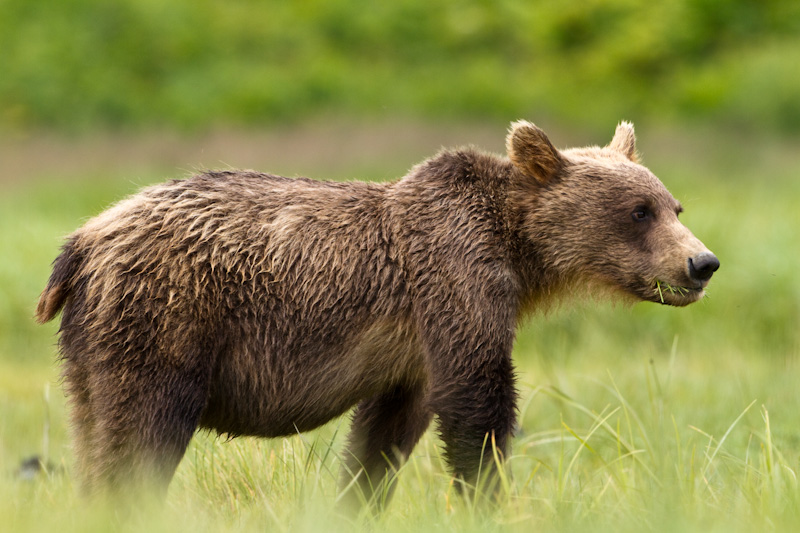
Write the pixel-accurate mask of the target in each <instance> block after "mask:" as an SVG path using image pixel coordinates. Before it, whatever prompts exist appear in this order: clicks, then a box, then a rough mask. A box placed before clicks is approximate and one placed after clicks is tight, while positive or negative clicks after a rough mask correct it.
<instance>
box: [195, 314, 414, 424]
mask: <svg viewBox="0 0 800 533" xmlns="http://www.w3.org/2000/svg"><path fill="white" fill-rule="evenodd" d="M223 357H224V356H223ZM423 368H424V364H423V361H422V357H421V350H420V349H419V345H418V342H417V338H416V335H415V334H414V332H413V331H412V329H411V328H410V327H408V325H407V324H404V323H400V322H398V321H381V322H376V323H374V324H372V325H370V326H369V327H367V328H365V329H364V330H363V331H362V332H361V334H360V335H358V336H357V337H356V338H354V339H353V341H352V342H350V343H348V345H346V346H337V347H327V349H325V350H324V351H318V352H316V353H296V352H293V351H292V350H291V349H288V348H287V349H286V350H284V351H283V353H276V354H267V353H261V354H259V353H248V352H246V351H245V352H244V353H242V352H239V353H235V354H229V355H228V357H224V358H223V360H221V361H220V363H219V370H218V372H217V374H216V376H215V377H214V379H213V382H212V384H211V390H210V394H209V399H208V403H207V405H206V409H205V411H204V414H203V417H202V419H201V423H200V424H201V426H203V427H206V428H209V429H214V430H216V431H218V432H219V433H227V434H231V435H253V436H261V437H279V436H285V435H291V434H295V433H297V432H298V431H308V430H311V429H314V428H316V427H319V426H321V425H322V424H325V423H326V422H328V421H330V420H331V419H333V418H336V417H338V416H340V415H342V414H343V413H345V412H346V411H347V410H348V409H350V408H351V407H353V406H354V405H355V404H357V403H358V402H359V401H361V400H363V399H366V398H370V397H372V396H375V395H377V394H380V393H381V392H384V391H388V390H389V389H391V388H392V387H393V386H395V385H397V384H398V383H403V382H418V381H420V380H422V379H424V375H425V373H424V370H423Z"/></svg>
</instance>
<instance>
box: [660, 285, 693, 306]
mask: <svg viewBox="0 0 800 533" xmlns="http://www.w3.org/2000/svg"><path fill="white" fill-rule="evenodd" d="M662 286H663V290H662ZM663 291H669V293H670V294H678V295H680V296H686V295H687V294H689V289H687V288H686V287H680V286H675V285H670V284H669V283H667V282H666V281H661V280H660V279H657V280H656V287H655V289H653V292H656V293H658V297H659V298H660V299H661V303H662V304H663V303H664V292H663Z"/></svg>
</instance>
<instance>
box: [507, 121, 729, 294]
mask: <svg viewBox="0 0 800 533" xmlns="http://www.w3.org/2000/svg"><path fill="white" fill-rule="evenodd" d="M507 149H508V155H509V158H510V159H511V161H512V163H513V164H514V166H515V167H516V168H517V170H518V171H519V172H521V173H522V175H523V177H522V178H521V179H520V183H523V184H524V185H523V186H522V187H520V189H519V191H518V196H517V197H516V200H515V203H516V206H517V210H518V213H519V215H518V216H519V217H520V219H521V220H520V223H521V226H522V227H523V228H524V231H525V233H526V236H527V237H528V238H529V239H530V240H531V241H532V243H533V244H534V245H535V248H536V249H537V250H539V251H540V254H541V257H542V258H543V260H546V261H547V262H548V263H549V264H550V266H551V268H552V269H553V270H554V271H556V272H558V273H559V275H560V276H561V277H562V278H563V279H562V282H563V283H564V284H565V285H569V286H571V287H574V288H579V287H581V286H583V287H588V288H589V289H590V290H596V289H597V288H602V289H611V290H613V291H616V292H621V293H623V294H624V295H627V296H629V297H633V298H634V299H638V300H646V301H651V302H657V303H662V304H668V305H674V306H684V305H688V304H690V303H692V302H695V301H697V300H699V299H701V298H702V297H703V295H704V289H705V287H706V285H707V284H708V280H709V279H710V278H711V275H712V274H713V273H714V271H716V270H717V268H718V267H719V261H718V260H717V258H716V257H715V256H714V255H713V254H712V253H711V252H709V250H708V249H707V248H706V247H705V246H704V245H703V243H702V242H700V241H699V240H698V239H697V238H696V237H695V236H694V235H693V234H692V233H691V232H690V231H689V229H687V228H686V226H684V225H683V224H682V223H681V222H680V220H679V219H678V215H679V214H680V213H681V211H682V210H683V208H682V207H681V204H680V203H679V202H678V201H677V200H676V199H675V198H673V196H672V195H671V194H670V193H669V191H667V189H666V188H665V187H664V185H663V184H662V183H661V181H659V179H658V178H657V177H656V176H655V175H653V173H652V172H650V170H648V169H647V168H645V167H644V166H642V165H640V164H639V163H638V158H637V155H636V148H635V137H634V131H633V126H632V125H631V124H629V123H626V122H623V123H621V124H620V125H619V126H618V127H617V130H616V133H615V135H614V138H613V140H612V141H611V143H610V144H609V145H608V146H605V147H602V148H600V147H589V148H575V149H568V150H563V151H560V150H557V149H556V148H554V147H553V145H552V144H551V143H550V141H549V139H548V138H547V136H546V135H545V134H544V132H542V130H540V129H539V128H537V127H536V126H534V125H533V124H530V123H528V122H524V121H520V122H515V123H514V124H513V125H512V128H511V132H510V133H509V135H508V138H507ZM526 178H527V179H526Z"/></svg>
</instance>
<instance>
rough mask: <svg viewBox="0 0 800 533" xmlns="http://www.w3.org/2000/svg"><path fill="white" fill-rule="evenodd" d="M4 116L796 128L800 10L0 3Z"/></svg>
mask: <svg viewBox="0 0 800 533" xmlns="http://www.w3.org/2000/svg"><path fill="white" fill-rule="evenodd" d="M0 10H1V14H2V16H0V50H1V51H2V53H1V54H0V72H1V73H2V75H0V124H1V125H2V130H3V131H5V132H7V133H12V134H13V133H19V132H26V131H31V130H39V129H50V128H55V129H58V130H59V131H64V132H75V131H81V132H84V131H92V130H94V129H96V128H103V129H131V128H135V129H140V130H141V129H149V128H152V127H159V128H178V129H180V130H182V131H186V132H192V133H194V132H196V131H198V129H204V128H210V127H215V126H220V125H236V126H242V125H245V126H257V127H261V126H265V125H268V126H271V125H275V124H281V123H285V122H287V121H298V120H303V119H305V118H308V117H311V116H314V115H315V114H319V113H334V114H337V115H346V116H359V117H366V118H371V117H374V116H376V115H377V116H382V115H390V116H397V115H402V116H413V117H417V118H420V119H424V120H430V119H448V118H460V117H465V116H468V117H471V118H475V117H481V118H486V117H490V118H495V119H502V120H504V121H505V120H507V119H508V118H509V117H517V116H523V115H524V116H531V117H541V116H543V115H544V116H549V117H553V118H558V119H559V120H560V121H561V120H565V121H569V122H570V123H571V124H573V125H576V126H580V127H582V128H585V127H587V125H598V124H603V125H604V126H605V125H606V123H607V122H609V121H615V120H617V119H618V118H619V117H620V116H626V117H628V118H632V119H636V120H640V119H642V118H644V117H648V118H653V119H657V120H664V119H670V120H673V119H681V120H683V119H692V120H713V121H717V122H721V123H725V124H728V125H731V126H738V127H748V128H749V127H758V128H766V129H777V130H780V131H786V132H795V133H796V132H798V131H800V125H799V124H800V102H798V98H797V95H798V93H800V75H798V74H799V73H798V69H800V67H798V66H797V65H800V4H798V3H797V2H795V1H793V0H766V1H756V0H731V1H725V2H721V1H718V0H672V1H670V2H640V1H636V0H588V1H579V0H566V1H562V2H545V1H534V2H519V1H514V0H492V1H489V0H486V1H467V2H459V1H456V2H450V1H443V0H432V1H428V2H422V1H418V0H395V1H393V2H378V3H370V2H358V1H352V2H349V1H343V0H299V1H294V2H277V1H269V2H259V1H248V0H230V1H227V2H213V1H208V0H169V1H156V0H115V1H113V2H108V1H103V0H62V1H60V2H31V1H29V0H3V1H2V2H0Z"/></svg>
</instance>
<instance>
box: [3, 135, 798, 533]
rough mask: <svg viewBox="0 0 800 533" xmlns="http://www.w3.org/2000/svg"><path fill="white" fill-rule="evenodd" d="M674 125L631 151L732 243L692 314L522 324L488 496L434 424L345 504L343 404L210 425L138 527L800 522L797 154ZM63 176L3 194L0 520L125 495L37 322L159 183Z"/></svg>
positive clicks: (779, 526)
mask: <svg viewBox="0 0 800 533" xmlns="http://www.w3.org/2000/svg"><path fill="white" fill-rule="evenodd" d="M663 140H664V139H658V140H656V139H653V140H649V139H645V140H643V141H642V142H641V143H640V149H641V150H642V151H643V152H644V154H645V156H646V157H647V163H648V165H649V166H650V167H651V168H652V169H653V170H654V171H655V172H656V173H657V174H658V175H659V176H660V177H661V178H662V180H663V181H664V182H665V183H666V184H667V186H668V187H669V188H670V189H671V190H672V192H673V193H674V194H675V195H676V197H678V198H679V199H680V200H681V201H682V203H683V205H684V207H685V208H686V212H685V213H684V214H682V215H681V217H682V220H684V222H685V223H686V224H687V225H688V226H689V227H690V228H691V229H692V230H693V231H694V233H695V234H696V235H697V236H698V237H699V238H700V239H701V240H703V241H704V242H705V244H706V245H708V247H709V248H710V249H712V250H713V251H714V252H715V253H716V254H717V256H718V257H719V258H720V261H721V263H722V266H721V268H720V270H719V272H718V273H717V274H716V275H715V276H714V278H713V279H712V281H711V285H710V296H709V297H707V298H705V299H704V300H703V301H701V302H698V303H696V304H694V305H692V306H689V307H687V308H682V309H675V308H669V307H664V306H659V305H653V304H638V305H636V306H633V307H624V306H614V305H611V304H604V303H600V304H598V303H592V302H587V303H582V304H578V305H577V306H574V307H564V308H562V309H559V310H556V311H554V312H553V313H552V314H550V315H548V316H545V317H534V318H533V320H531V321H530V322H529V323H528V324H526V325H525V326H524V327H523V328H522V329H521V330H520V332H519V336H518V339H517V343H516V347H515V360H516V362H517V366H518V369H519V388H520V392H521V400H520V430H519V433H518V435H517V436H516V438H515V439H514V441H513V447H512V453H511V457H510V458H509V460H508V463H507V465H508V472H509V476H508V477H507V479H505V480H504V483H503V484H502V489H501V496H502V497H501V504H500V505H499V506H498V507H497V508H496V509H486V508H481V507H476V506H474V505H472V504H471V503H470V502H467V501H464V500H463V499H461V498H460V497H458V496H457V495H456V493H455V490H454V487H453V485H452V483H451V480H450V478H449V477H448V475H447V474H446V471H445V468H444V465H443V459H442V455H441V448H440V442H439V441H438V439H437V437H436V434H435V432H433V431H431V432H429V433H428V434H427V435H426V436H425V437H424V438H423V441H422V442H421V443H420V445H419V446H418V447H417V449H416V450H415V452H414V454H413V456H412V458H411V460H410V461H409V462H408V463H407V464H406V465H405V466H404V467H403V469H402V472H401V474H400V476H399V478H398V480H397V490H396V493H395V495H394V498H393V500H392V502H391V504H390V506H389V508H388V510H387V512H386V513H385V514H384V515H383V516H381V517H379V518H377V520H376V521H375V523H373V520H372V519H370V518H369V517H365V516H360V517H356V518H348V517H345V516H342V515H341V514H340V512H339V511H338V507H337V504H336V501H337V497H338V494H339V493H338V489H337V485H336V481H337V476H338V471H339V463H340V461H339V455H338V454H339V453H340V451H341V449H342V445H343V440H344V435H345V434H346V432H347V429H348V424H349V422H348V420H347V418H346V417H345V418H342V419H340V420H336V421H333V422H331V423H330V424H328V425H327V426H325V427H323V428H321V429H319V430H317V431H315V432H311V433H309V434H304V435H298V436H295V437H292V438H288V439H277V440H258V439H236V440H233V441H224V440H222V439H219V438H217V437H216V436H214V435H209V434H205V433H200V434H198V435H197V436H196V438H195V439H194V440H193V442H192V444H191V446H190V448H189V450H188V452H187V454H186V457H185V458H184V461H183V462H182V463H181V465H180V467H179V469H178V472H177V474H176V477H175V480H174V481H173V484H172V485H171V488H170V493H169V497H168V502H167V505H166V507H165V508H164V509H161V510H156V509H146V508H145V509H143V510H141V512H140V513H138V514H137V515H136V516H134V517H133V518H132V519H131V523H130V525H129V526H128V529H133V530H139V529H142V530H148V531H175V530H195V531H250V530H252V531H257V530H258V531H263V530H274V531H320V530H322V531H352V530H354V529H355V530H360V529H364V530H382V531H388V532H391V531H533V530H540V531H573V530H586V531H615V532H616V531H643V530H654V531H726V532H727V531H770V530H778V531H781V530H791V529H795V528H796V525H797V524H799V523H800V493H799V492H798V486H797V473H798V469H799V468H800V429H799V428H800V414H798V413H800V394H798V393H797V376H796V374H797V372H798V370H800V368H798V356H800V334H798V329H799V328H800V279H798V276H797V275H796V272H797V260H798V257H797V253H798V250H800V234H799V233H798V228H800V213H799V212H798V210H797V206H798V205H800V181H799V180H797V169H798V168H800V165H798V163H800V156H798V155H797V154H796V153H795V151H793V149H792V147H791V146H785V147H781V145H780V143H766V142H765V143H763V144H760V145H758V144H756V145H754V144H753V143H752V142H749V143H745V142H743V141H742V142H738V141H736V140H732V139H728V140H726V141H724V142H723V143H721V144H719V145H718V146H710V147H709V149H704V150H702V151H697V150H694V151H693V150H684V148H685V147H686V146H695V145H696V143H707V139H706V138H705V137H704V138H702V139H701V138H696V139H689V140H684V139H679V141H676V142H673V143H669V142H661V141H663ZM435 148H436V147H433V149H432V152H433V151H434V150H435ZM232 163H235V162H232ZM408 163H409V164H410V163H411V161H408ZM187 164H191V162H187ZM265 170H268V169H265ZM319 175H324V172H322V171H320V173H319ZM363 177H366V176H363ZM67 178H68V179H65V177H63V176H50V177H48V178H44V179H39V180H36V181H33V182H31V183H27V184H22V183H18V184H15V185H13V186H6V187H5V189H4V190H3V195H2V197H0V224H2V226H0V227H2V239H1V240H0V291H2V294H0V516H2V517H3V520H4V523H3V525H2V526H0V528H2V529H5V528H8V529H7V530H8V531H15V532H16V531H21V532H25V531H40V530H41V531H48V530H58V531H62V532H70V531H82V532H83V531H107V530H114V529H115V527H114V526H113V520H114V515H115V513H116V510H115V509H113V508H108V507H105V506H102V505H99V504H94V505H93V504H89V503H87V502H84V501H81V500H80V499H79V498H78V497H77V496H76V494H75V492H74V487H73V485H72V481H71V477H70V475H69V471H70V468H71V463H72V456H71V453H70V450H69V446H68V442H69V439H68V436H67V430H66V408H65V406H64V399H63V396H62V394H61V392H60V391H61V389H60V387H59V385H58V383H57V380H58V368H57V365H56V363H55V357H54V346H53V345H54V341H55V337H54V334H55V331H56V329H57V326H56V325H54V324H48V325H47V326H36V325H35V324H34V323H33V322H32V319H31V315H32V312H33V308H34V305H35V302H36V298H37V296H38V293H39V291H40V290H41V288H42V287H43V286H44V283H45V281H46V278H47V275H48V273H49V263H50V261H52V259H53V258H54V257H55V255H56V254H57V249H58V246H59V245H60V242H61V238H62V237H63V236H64V235H65V234H67V233H68V232H69V231H71V230H72V229H74V228H75V227H77V226H78V225H79V224H81V223H82V222H83V221H84V220H86V219H87V218H88V217H90V216H92V215H94V214H96V213H98V212H99V211H101V210H102V209H103V208H104V207H106V206H108V205H109V204H110V203H112V202H113V201H115V200H117V199H119V198H121V197H122V196H124V195H125V194H127V193H130V192H133V191H134V190H136V189H137V188H138V187H139V186H140V185H141V184H143V183H146V182H152V181H157V180H159V179H160V176H158V175H155V174H154V175H148V176H144V177H136V178H135V179H132V178H131V176H130V175H126V173H125V170H124V169H123V170H121V171H120V172H119V174H118V175H113V176H88V177H82V178H74V177H72V178H70V177H67ZM44 447H47V449H46V450H44V449H43V448H44ZM35 453H46V454H47V455H48V456H49V458H50V460H51V461H52V462H53V463H54V464H56V465H57V470H58V471H57V472H56V473H54V474H52V475H51V476H49V477H47V476H42V477H40V478H39V479H37V480H34V481H23V480H20V479H17V478H16V477H15V476H14V470H15V468H16V466H17V465H18V463H19V462H20V461H21V460H22V459H23V458H24V457H26V456H28V455H31V454H35ZM62 470H63V471H62Z"/></svg>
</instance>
